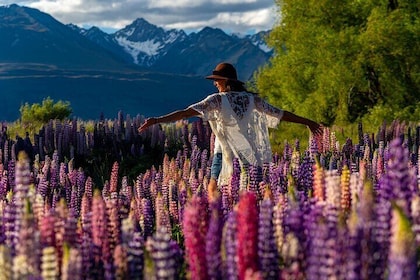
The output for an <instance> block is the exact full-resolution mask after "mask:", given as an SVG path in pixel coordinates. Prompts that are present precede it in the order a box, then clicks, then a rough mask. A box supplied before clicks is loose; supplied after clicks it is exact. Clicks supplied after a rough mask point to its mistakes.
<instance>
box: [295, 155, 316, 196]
mask: <svg viewBox="0 0 420 280" xmlns="http://www.w3.org/2000/svg"><path fill="white" fill-rule="evenodd" d="M313 165H314V161H313V159H312V157H311V156H310V154H309V152H306V153H305V156H304V157H303V160H302V163H301V164H300V165H299V167H298V171H297V188H298V190H299V191H303V193H304V194H305V195H306V196H307V195H308V194H309V193H311V192H312V190H313V187H312V186H313V180H314V178H313Z"/></svg>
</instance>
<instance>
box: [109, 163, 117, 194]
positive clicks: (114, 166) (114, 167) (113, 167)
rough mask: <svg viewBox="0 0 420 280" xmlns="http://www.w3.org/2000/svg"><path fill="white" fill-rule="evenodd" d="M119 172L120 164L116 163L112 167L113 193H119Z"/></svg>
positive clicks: (110, 184)
mask: <svg viewBox="0 0 420 280" xmlns="http://www.w3.org/2000/svg"><path fill="white" fill-rule="evenodd" d="M118 170H119V164H118V162H117V161H116V162H114V164H113V165H112V170H111V178H110V180H109V191H110V192H111V193H113V192H117V191H118Z"/></svg>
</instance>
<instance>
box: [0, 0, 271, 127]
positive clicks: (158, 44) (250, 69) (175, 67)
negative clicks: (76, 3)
mask: <svg viewBox="0 0 420 280" xmlns="http://www.w3.org/2000/svg"><path fill="white" fill-rule="evenodd" d="M268 32H269V31H265V32H260V33H257V34H253V35H246V36H239V35H235V34H231V35H229V34H227V33H225V32H224V31H223V30H220V29H217V28H211V27H205V28H203V29H202V30H200V31H199V32H193V33H190V34H187V33H185V32H184V31H183V30H177V29H171V30H165V29H163V28H161V27H158V26H156V25H153V24H151V23H149V22H147V21H146V20H144V19H142V18H138V19H135V20H134V21H133V22H132V23H131V24H129V25H127V26H126V27H124V28H123V29H121V30H118V31H116V32H114V33H112V34H109V33H105V32H103V31H102V30H101V29H100V28H98V27H91V28H89V29H85V28H81V27H78V26H76V25H74V24H63V23H61V22H59V21H58V20H56V19H54V18H53V17H52V16H50V15H48V14H46V13H43V12H41V11H39V10H37V9H33V8H28V7H24V6H18V5H15V4H12V5H8V6H1V7H0V38H2V39H1V43H0V104H3V106H2V107H3V108H2V110H1V112H0V120H4V121H11V120H15V119H16V118H17V117H18V114H19V107H20V106H21V105H22V104H24V103H34V102H40V101H41V100H42V99H44V98H46V97H51V98H52V99H54V100H64V101H69V102H70V104H71V107H72V109H73V115H74V117H80V118H84V119H95V118H98V117H99V116H100V115H101V114H104V115H105V116H106V117H112V116H116V115H117V113H118V111H120V110H122V111H123V112H124V113H128V114H132V115H136V114H142V115H145V116H148V115H158V114H163V113H167V112H168V111H170V110H175V109H181V108H183V107H185V106H187V105H189V104H191V103H193V102H197V101H199V100H201V99H202V98H203V97H205V96H206V95H208V94H209V93H212V92H214V91H215V88H214V87H213V85H212V83H211V82H209V81H208V80H205V79H203V77H204V76H206V75H208V74H210V73H211V70H212V69H213V68H214V67H215V65H216V64H217V63H219V62H221V61H228V62H231V63H233V64H234V65H235V66H236V67H237V69H238V76H239V78H240V79H241V80H244V81H247V80H249V79H251V78H252V75H253V73H254V72H255V71H256V70H257V69H258V68H259V67H261V66H262V65H264V64H265V63H267V61H268V60H269V58H270V57H271V55H272V51H271V50H270V49H269V48H268V47H267V46H266V44H265V42H264V37H265V36H267V34H268Z"/></svg>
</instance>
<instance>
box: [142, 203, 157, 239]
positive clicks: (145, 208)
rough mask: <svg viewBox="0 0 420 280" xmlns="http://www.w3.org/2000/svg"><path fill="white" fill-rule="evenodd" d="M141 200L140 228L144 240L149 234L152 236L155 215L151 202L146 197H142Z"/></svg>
mask: <svg viewBox="0 0 420 280" xmlns="http://www.w3.org/2000/svg"><path fill="white" fill-rule="evenodd" d="M141 202H142V214H143V215H142V216H143V221H142V228H143V232H144V238H145V240H146V239H147V238H148V237H149V236H152V234H153V226H154V219H155V216H154V211H153V206H152V202H151V201H150V200H149V199H146V198H143V199H142V201H141Z"/></svg>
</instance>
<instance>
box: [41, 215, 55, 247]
mask: <svg viewBox="0 0 420 280" xmlns="http://www.w3.org/2000/svg"><path fill="white" fill-rule="evenodd" d="M55 223H56V217H55V215H54V212H53V211H48V212H47V213H45V214H44V216H43V217H42V219H41V221H40V222H39V231H40V235H41V245H42V246H43V247H48V246H55V241H56V240H55V234H56V233H55V227H54V225H55Z"/></svg>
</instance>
